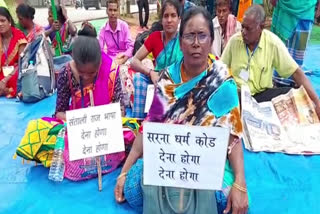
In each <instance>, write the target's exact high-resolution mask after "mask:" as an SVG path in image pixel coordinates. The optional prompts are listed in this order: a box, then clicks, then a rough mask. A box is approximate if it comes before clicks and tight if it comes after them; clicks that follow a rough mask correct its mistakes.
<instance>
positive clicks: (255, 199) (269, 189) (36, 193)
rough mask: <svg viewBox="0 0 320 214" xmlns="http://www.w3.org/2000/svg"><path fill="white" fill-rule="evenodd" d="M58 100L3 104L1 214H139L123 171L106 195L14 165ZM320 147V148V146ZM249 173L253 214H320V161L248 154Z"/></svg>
mask: <svg viewBox="0 0 320 214" xmlns="http://www.w3.org/2000/svg"><path fill="white" fill-rule="evenodd" d="M319 56H320V46H310V47H309V48H308V52H307V56H306V63H305V64H306V68H307V70H311V71H313V72H312V73H311V75H309V77H310V79H311V81H312V83H313V85H314V86H315V87H316V89H317V93H318V94H319V95H320V70H319V69H320V60H319ZM55 99H56V97H55V96H53V97H50V98H47V99H45V100H43V101H41V102H39V103H37V104H30V105H28V104H23V103H17V102H15V101H14V100H7V99H5V98H0V109H1V114H0V124H1V126H0V213H14V214H19V213H24V214H37V213H54V214H56V213H57V214H60V213H75V214H82V213H84V214H87V213H103V214H113V213H117V214H122V213H129V214H130V213H135V212H134V211H133V210H131V209H130V207H129V206H128V205H127V204H122V205H119V204H117V203H116V202H115V200H114V197H113V189H114V185H115V182H116V177H117V176H118V174H119V173H120V169H118V170H116V171H115V172H113V173H111V174H109V175H106V176H103V191H102V192H99V191H98V185H97V179H93V180H89V181H84V182H70V181H68V180H64V181H63V182H62V183H60V184H54V183H52V182H51V181H50V180H48V169H46V168H44V167H42V166H34V165H33V164H24V165H22V163H21V158H19V157H18V158H17V159H16V160H13V159H12V156H13V154H14V153H15V149H16V147H17V146H18V144H19V143H20V140H21V138H22V136H23V135H24V131H25V129H26V126H27V124H28V121H29V120H31V119H37V118H40V117H43V116H51V115H52V113H53V112H54V109H55ZM319 143H320V142H319ZM244 159H245V170H246V179H247V185H248V189H249V191H250V194H251V198H252V204H251V205H252V206H251V207H250V213H254V214H260V213H262V214H265V213H270V214H271V213H280V214H282V213H290V214H291V213H299V214H300V213H308V214H310V213H312V214H313V213H314V214H318V213H319V212H320V211H319V210H320V203H319V200H318V197H319V195H320V186H319V181H320V156H317V155H315V156H309V157H308V156H294V155H284V154H273V153H265V152H260V153H252V152H248V151H245V152H244Z"/></svg>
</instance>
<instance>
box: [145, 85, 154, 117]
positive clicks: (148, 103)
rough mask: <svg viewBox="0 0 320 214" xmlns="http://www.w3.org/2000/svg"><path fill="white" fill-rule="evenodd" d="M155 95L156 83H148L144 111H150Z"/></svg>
mask: <svg viewBox="0 0 320 214" xmlns="http://www.w3.org/2000/svg"><path fill="white" fill-rule="evenodd" d="M153 97H154V85H148V89H147V98H146V105H145V107H144V113H148V112H149V110H150V107H151V104H152V101H153Z"/></svg>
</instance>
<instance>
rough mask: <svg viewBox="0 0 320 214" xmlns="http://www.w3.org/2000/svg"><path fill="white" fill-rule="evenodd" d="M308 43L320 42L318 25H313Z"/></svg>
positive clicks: (319, 27)
mask: <svg viewBox="0 0 320 214" xmlns="http://www.w3.org/2000/svg"><path fill="white" fill-rule="evenodd" d="M309 44H320V26H317V25H313V28H312V33H311V37H310V41H309Z"/></svg>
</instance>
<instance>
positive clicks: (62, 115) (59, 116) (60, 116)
mask: <svg viewBox="0 0 320 214" xmlns="http://www.w3.org/2000/svg"><path fill="white" fill-rule="evenodd" d="M56 118H57V119H60V120H63V121H66V120H67V119H66V113H65V112H57V113H56Z"/></svg>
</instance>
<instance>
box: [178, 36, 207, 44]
mask: <svg viewBox="0 0 320 214" xmlns="http://www.w3.org/2000/svg"><path fill="white" fill-rule="evenodd" d="M196 37H197V39H198V42H199V43H200V44H204V43H206V42H207V41H208V39H209V37H210V36H209V35H207V34H205V33H187V34H184V35H182V39H183V40H184V41H186V42H187V43H188V44H189V45H192V44H193V43H195V42H196Z"/></svg>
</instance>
